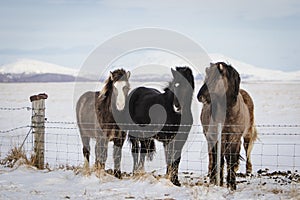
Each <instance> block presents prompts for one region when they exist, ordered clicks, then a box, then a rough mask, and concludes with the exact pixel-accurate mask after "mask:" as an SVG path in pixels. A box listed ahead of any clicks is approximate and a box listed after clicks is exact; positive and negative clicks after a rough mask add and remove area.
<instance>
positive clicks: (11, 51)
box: [0, 45, 93, 56]
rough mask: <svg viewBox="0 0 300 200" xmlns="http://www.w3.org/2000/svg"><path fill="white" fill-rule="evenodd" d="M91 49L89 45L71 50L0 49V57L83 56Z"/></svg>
mask: <svg viewBox="0 0 300 200" xmlns="http://www.w3.org/2000/svg"><path fill="white" fill-rule="evenodd" d="M91 49H93V46H91V45H83V46H75V47H71V48H60V47H45V48H37V49H17V48H4V49H0V55H22V56H24V55H62V54H83V53H85V54H86V53H88V52H89V51H91Z"/></svg>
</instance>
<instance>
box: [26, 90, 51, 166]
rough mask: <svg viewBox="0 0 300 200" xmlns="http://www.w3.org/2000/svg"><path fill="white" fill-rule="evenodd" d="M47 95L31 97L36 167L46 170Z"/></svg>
mask: <svg viewBox="0 0 300 200" xmlns="http://www.w3.org/2000/svg"><path fill="white" fill-rule="evenodd" d="M47 98H48V95H47V94H38V95H33V96H31V97H30V101H31V102H32V116H31V126H32V129H33V131H32V133H33V135H34V154H35V155H34V165H35V166H36V167H37V168H38V169H44V156H45V99H47Z"/></svg>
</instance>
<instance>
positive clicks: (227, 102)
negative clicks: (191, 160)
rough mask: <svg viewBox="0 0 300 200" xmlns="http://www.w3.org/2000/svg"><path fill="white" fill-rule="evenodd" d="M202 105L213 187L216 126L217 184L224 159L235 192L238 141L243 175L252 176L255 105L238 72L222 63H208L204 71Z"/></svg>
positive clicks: (201, 94) (201, 91)
mask: <svg viewBox="0 0 300 200" xmlns="http://www.w3.org/2000/svg"><path fill="white" fill-rule="evenodd" d="M197 99H198V101H199V102H202V103H203V107H202V111H201V116H200V120H201V123H202V126H203V132H204V134H205V137H206V139H207V142H208V152H209V165H208V172H209V178H210V181H211V182H212V183H215V184H216V173H217V172H216V165H217V154H216V151H217V139H216V133H217V128H216V127H217V124H218V123H221V124H222V136H221V141H222V142H221V172H220V184H221V185H223V168H224V157H225V160H226V164H227V186H228V187H229V188H231V189H232V190H235V189H236V172H237V170H238V167H239V160H240V159H241V156H240V149H241V138H242V137H243V139H244V144H243V145H244V149H245V152H246V157H247V160H246V173H247V174H251V172H252V163H251V151H252V148H253V144H254V142H255V140H256V139H257V130H256V128H255V125H254V104H253V100H252V98H251V97H250V95H249V94H248V93H247V92H246V91H245V90H243V89H240V76H239V73H238V72H237V71H236V70H235V69H234V68H233V67H232V66H231V65H229V64H226V63H224V62H217V63H211V64H210V67H209V68H206V77H205V80H204V84H203V85H202V87H201V88H200V90H199V93H198V95H197Z"/></svg>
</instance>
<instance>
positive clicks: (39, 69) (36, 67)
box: [0, 59, 78, 76]
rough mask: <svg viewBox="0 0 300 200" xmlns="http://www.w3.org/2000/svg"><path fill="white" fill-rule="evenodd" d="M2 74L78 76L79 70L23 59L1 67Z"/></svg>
mask: <svg viewBox="0 0 300 200" xmlns="http://www.w3.org/2000/svg"><path fill="white" fill-rule="evenodd" d="M0 73H2V74H23V73H25V74H47V73H51V74H64V75H73V76H76V75H77V74H78V71H77V70H75V69H71V68H67V67H62V66H59V65H56V64H52V63H47V62H42V61H37V60H32V59H21V60H18V61H16V62H14V63H10V64H6V65H3V66H1V67H0Z"/></svg>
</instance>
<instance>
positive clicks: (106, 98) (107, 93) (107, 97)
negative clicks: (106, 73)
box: [100, 82, 113, 109]
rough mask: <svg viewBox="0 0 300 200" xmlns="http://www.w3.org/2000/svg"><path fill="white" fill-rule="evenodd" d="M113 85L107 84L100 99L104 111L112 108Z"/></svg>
mask: <svg viewBox="0 0 300 200" xmlns="http://www.w3.org/2000/svg"><path fill="white" fill-rule="evenodd" d="M112 85H113V83H112V82H109V83H107V84H106V85H105V86H104V88H103V90H102V91H101V94H100V95H101V97H100V99H101V100H100V101H101V102H100V103H101V104H102V105H103V107H104V109H109V108H111V99H112V93H113V91H112V90H113V88H112Z"/></svg>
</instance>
